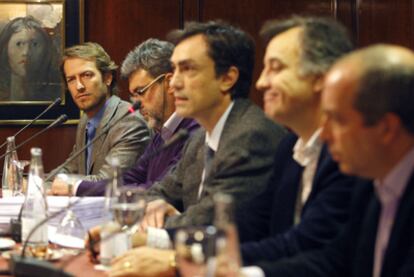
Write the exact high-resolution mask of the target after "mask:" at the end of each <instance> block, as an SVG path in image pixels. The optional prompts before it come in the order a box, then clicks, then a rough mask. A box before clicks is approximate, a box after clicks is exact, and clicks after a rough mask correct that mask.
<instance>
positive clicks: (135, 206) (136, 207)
mask: <svg viewBox="0 0 414 277" xmlns="http://www.w3.org/2000/svg"><path fill="white" fill-rule="evenodd" d="M113 201H114V202H113V203H112V206H111V210H112V213H113V216H114V220H115V221H116V222H118V223H119V225H121V227H122V230H127V232H128V233H129V234H132V233H134V232H135V231H136V229H137V223H138V222H139V221H140V220H141V219H142V217H143V216H144V213H145V207H146V204H147V202H146V200H145V190H144V189H142V188H137V187H121V188H119V189H118V190H117V191H116V192H115V199H114V200H113Z"/></svg>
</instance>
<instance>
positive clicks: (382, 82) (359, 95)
mask: <svg viewBox="0 0 414 277" xmlns="http://www.w3.org/2000/svg"><path fill="white" fill-rule="evenodd" d="M385 47H386V46H385ZM385 47H384V46H382V45H378V46H373V47H368V48H366V49H363V50H361V53H362V55H364V57H363V61H362V60H361V63H362V64H363V65H362V66H361V67H362V69H361V76H360V78H359V82H358V88H357V90H356V94H355V95H356V96H355V100H354V107H355V109H356V110H357V111H359V112H360V113H361V114H362V115H363V117H364V121H365V124H366V125H368V126H369V125H374V124H375V123H377V122H378V121H379V120H380V119H381V118H382V117H383V116H384V115H385V114H386V113H394V114H396V115H398V116H399V118H400V120H401V122H402V124H403V126H404V128H405V129H406V130H407V131H408V132H410V133H412V134H414V112H413V111H414V108H413V107H414V64H410V63H407V62H405V61H403V60H402V61H400V62H398V63H395V62H394V61H392V59H387V57H386V56H385V55H386V54H387V53H386V52H384V50H385V51H386V50H387V48H385ZM392 54H394V53H392ZM388 56H390V55H388Z"/></svg>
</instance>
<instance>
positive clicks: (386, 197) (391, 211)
mask: <svg viewBox="0 0 414 277" xmlns="http://www.w3.org/2000/svg"><path fill="white" fill-rule="evenodd" d="M413 168H414V148H412V149H411V150H410V152H408V154H406V155H405V157H404V158H403V159H402V160H401V161H400V162H399V163H398V164H397V165H396V166H395V167H394V168H393V169H392V170H391V171H390V173H388V174H387V176H385V178H384V179H383V180H375V181H374V188H375V193H376V194H377V197H378V198H379V201H380V203H381V214H380V218H379V223H378V231H377V238H376V243H375V256H374V269H373V276H374V277H380V276H381V268H382V264H383V260H384V254H385V251H386V250H387V246H388V242H389V238H390V233H391V230H392V226H393V225H394V220H395V214H396V212H397V209H398V206H399V204H400V199H401V197H402V195H403V193H404V190H405V188H406V186H407V183H408V180H409V178H410V176H411V174H412V172H413Z"/></svg>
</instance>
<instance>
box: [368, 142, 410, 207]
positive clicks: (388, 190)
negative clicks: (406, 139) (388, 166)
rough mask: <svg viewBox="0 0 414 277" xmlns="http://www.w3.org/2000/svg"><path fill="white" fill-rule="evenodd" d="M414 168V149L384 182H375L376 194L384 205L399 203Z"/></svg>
mask: <svg viewBox="0 0 414 277" xmlns="http://www.w3.org/2000/svg"><path fill="white" fill-rule="evenodd" d="M413 168H414V147H412V148H411V150H410V151H409V152H408V153H407V154H406V155H405V156H404V157H403V158H402V159H401V160H400V161H399V162H398V163H397V165H396V166H394V167H393V169H392V170H391V171H390V172H389V173H388V174H387V175H386V176H385V178H384V179H383V180H379V179H376V180H375V181H374V187H375V192H376V193H377V196H378V198H379V199H380V201H381V204H382V205H385V204H388V203H390V202H392V201H398V200H399V199H400V198H401V196H402V194H403V192H404V189H405V188H406V186H407V183H408V179H409V178H410V176H411V174H412V172H413Z"/></svg>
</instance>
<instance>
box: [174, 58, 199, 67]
mask: <svg viewBox="0 0 414 277" xmlns="http://www.w3.org/2000/svg"><path fill="white" fill-rule="evenodd" d="M171 64H172V65H173V66H174V63H173V62H171ZM188 64H195V62H194V60H193V59H186V60H182V61H179V62H178V63H177V66H184V65H188Z"/></svg>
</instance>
